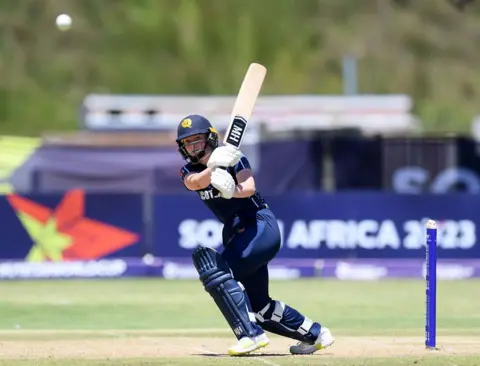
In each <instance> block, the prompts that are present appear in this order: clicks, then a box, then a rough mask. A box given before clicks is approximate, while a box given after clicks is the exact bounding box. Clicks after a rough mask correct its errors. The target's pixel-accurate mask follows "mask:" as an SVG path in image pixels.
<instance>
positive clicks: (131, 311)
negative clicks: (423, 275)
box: [0, 279, 480, 366]
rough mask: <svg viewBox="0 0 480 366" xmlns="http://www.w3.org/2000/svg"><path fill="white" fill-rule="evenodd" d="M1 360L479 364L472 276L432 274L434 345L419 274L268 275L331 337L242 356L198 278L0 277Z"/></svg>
mask: <svg viewBox="0 0 480 366" xmlns="http://www.w3.org/2000/svg"><path fill="white" fill-rule="evenodd" d="M0 294H1V296H0V314H1V316H0V366H3V365H40V366H43V365H117V366H121V365H132V366H136V365H198V363H199V362H201V363H203V364H205V365H270V366H278V365H328V366H336V365H350V366H353V365H420V366H422V365H432V366H433V365H449V366H453V365H471V366H473V365H480V306H479V298H480V281H476V280H470V281H450V282H446V281H445V282H440V283H439V284H438V299H437V305H438V321H437V326H438V334H437V342H438V346H439V350H438V351H426V350H425V348H424V312H425V310H424V309H425V305H424V303H425V295H424V294H425V285H424V282H423V281H381V282H345V281H335V280H332V281H327V280H296V281H276V282H273V283H272V285H271V294H272V296H273V297H274V298H276V299H281V300H282V301H284V302H286V303H288V304H290V305H292V306H294V307H296V308H297V309H299V310H300V311H302V312H304V313H305V314H306V315H307V316H309V317H310V318H312V319H314V320H318V321H320V322H321V323H324V324H325V325H327V326H329V328H330V329H331V330H332V332H333V333H334V335H335V336H336V338H337V342H336V343H335V344H334V345H333V346H332V347H330V348H328V349H326V350H324V351H323V352H318V353H317V354H315V355H313V356H292V355H290V354H289V352H288V347H289V345H290V344H292V343H295V342H294V341H291V340H289V339H285V338H281V337H278V336H274V335H272V336H271V343H270V345H269V346H268V347H267V348H265V349H264V350H262V351H257V352H256V353H254V354H253V355H252V356H250V357H243V358H231V357H229V356H227V355H226V351H227V348H228V346H229V345H231V344H233V342H234V341H235V339H234V337H233V335H232V333H231V331H230V330H229V329H228V328H227V327H226V323H225V320H223V318H222V317H221V315H220V313H219V311H218V310H217V309H216V308H215V307H214V304H213V302H212V300H211V299H210V297H209V296H208V294H207V293H205V291H204V290H203V288H202V287H201V285H200V283H199V282H198V281H163V280H158V279H155V280H152V279H148V280H137V279H134V280H102V281H97V280H91V281H77V280H69V281H28V282H0Z"/></svg>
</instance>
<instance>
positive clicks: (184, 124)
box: [182, 118, 192, 128]
mask: <svg viewBox="0 0 480 366" xmlns="http://www.w3.org/2000/svg"><path fill="white" fill-rule="evenodd" d="M182 127H183V128H190V127H192V120H191V119H190V118H186V119H184V120H183V121H182Z"/></svg>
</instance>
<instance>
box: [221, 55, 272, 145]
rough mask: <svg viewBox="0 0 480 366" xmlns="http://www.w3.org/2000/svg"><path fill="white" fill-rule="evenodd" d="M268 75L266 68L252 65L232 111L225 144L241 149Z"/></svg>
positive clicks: (255, 64) (224, 140)
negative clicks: (248, 124)
mask: <svg viewBox="0 0 480 366" xmlns="http://www.w3.org/2000/svg"><path fill="white" fill-rule="evenodd" d="M266 74H267V69H266V68H265V66H263V65H260V64H257V63H252V64H250V67H249V68H248V70H247V73H246V74H245V77H244V79H243V83H242V86H241V87H240V91H239V92H238V95H237V99H236V101H235V105H234V107H233V110H232V117H231V118H232V119H231V122H230V125H229V126H228V128H227V132H226V134H225V137H224V139H223V143H224V144H227V145H231V146H234V147H236V148H239V147H240V145H241V143H242V139H243V135H244V134H245V130H246V128H247V123H248V120H249V119H250V116H251V115H252V112H253V109H254V107H255V102H256V101H257V98H258V95H259V94H260V90H261V88H262V84H263V80H264V79H265V75H266Z"/></svg>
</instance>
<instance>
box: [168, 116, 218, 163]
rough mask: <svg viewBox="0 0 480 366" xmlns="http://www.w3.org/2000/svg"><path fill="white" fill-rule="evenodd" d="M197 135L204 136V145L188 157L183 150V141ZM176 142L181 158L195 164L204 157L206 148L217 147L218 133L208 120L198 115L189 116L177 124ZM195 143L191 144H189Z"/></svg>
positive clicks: (185, 150)
mask: <svg viewBox="0 0 480 366" xmlns="http://www.w3.org/2000/svg"><path fill="white" fill-rule="evenodd" d="M198 134H204V135H206V139H205V145H204V146H203V147H202V148H201V149H197V150H195V153H196V154H195V155H190V154H189V153H188V152H187V149H186V148H185V142H184V139H186V138H187V137H190V136H194V135H198ZM176 141H177V144H178V151H180V154H181V155H182V157H183V158H184V159H185V160H186V161H188V162H191V163H193V164H197V163H198V162H199V161H200V159H201V158H203V157H204V156H205V153H206V152H205V149H206V147H207V146H210V147H211V148H212V150H214V149H216V148H217V147H218V132H217V130H215V128H213V126H212V124H211V123H210V121H209V120H208V119H206V118H205V117H203V116H200V115H198V114H191V115H189V116H186V117H185V118H184V119H182V121H181V122H180V123H179V124H178V128H177V140H176ZM195 143H197V142H191V143H190V144H195Z"/></svg>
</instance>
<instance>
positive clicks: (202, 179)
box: [183, 168, 212, 191]
mask: <svg viewBox="0 0 480 366" xmlns="http://www.w3.org/2000/svg"><path fill="white" fill-rule="evenodd" d="M211 175H212V170H211V169H210V168H207V169H205V170H204V171H201V172H198V173H197V172H189V173H187V174H186V175H185V176H184V178H183V183H184V184H185V187H187V188H188V189H189V190H191V191H198V190H200V189H204V188H207V187H208V186H209V185H210V177H211Z"/></svg>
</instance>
